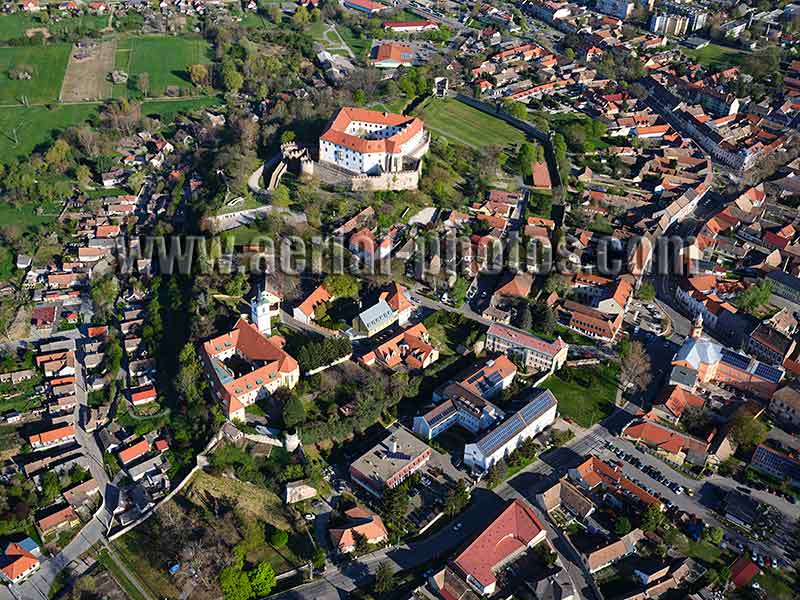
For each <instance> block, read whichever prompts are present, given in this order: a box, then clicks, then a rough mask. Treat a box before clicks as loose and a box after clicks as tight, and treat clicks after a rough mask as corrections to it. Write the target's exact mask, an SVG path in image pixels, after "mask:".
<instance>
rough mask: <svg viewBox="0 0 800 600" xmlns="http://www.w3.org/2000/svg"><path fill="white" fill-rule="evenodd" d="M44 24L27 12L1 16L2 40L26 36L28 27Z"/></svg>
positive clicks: (0, 37)
mask: <svg viewBox="0 0 800 600" xmlns="http://www.w3.org/2000/svg"><path fill="white" fill-rule="evenodd" d="M42 26H43V25H42V23H41V21H39V20H38V19H37V18H36V17H34V16H33V15H29V14H26V13H15V14H13V15H3V16H1V17H0V42H5V41H8V40H15V39H17V38H21V37H24V36H25V30H26V29H29V28H31V27H42Z"/></svg>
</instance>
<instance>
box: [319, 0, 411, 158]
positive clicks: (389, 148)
mask: <svg viewBox="0 0 800 600" xmlns="http://www.w3.org/2000/svg"><path fill="white" fill-rule="evenodd" d="M370 4H372V3H370ZM353 121H358V122H366V123H378V124H380V125H386V126H391V127H402V129H401V130H400V131H399V132H397V133H395V134H394V135H392V136H389V137H387V138H384V139H375V140H368V139H366V138H363V137H359V136H356V135H352V134H349V133H347V128H348V126H349V125H350V123H352V122H353ZM422 129H423V123H422V121H421V120H420V119H418V118H416V117H406V116H404V115H398V114H394V113H387V112H378V111H375V110H367V109H365V108H354V107H344V108H341V109H339V112H338V113H336V117H334V119H333V121H332V122H331V125H330V127H328V129H327V131H325V133H323V134H322V136H321V137H320V140H323V141H326V142H331V143H333V144H337V145H339V146H344V147H346V148H350V149H352V150H355V151H356V152H361V153H362V154H363V153H368V152H369V153H372V152H387V153H389V154H396V153H397V152H399V151H400V146H402V144H404V143H405V142H407V141H408V140H410V139H411V138H412V137H414V136H415V135H416V134H417V133H419V132H420V131H422Z"/></svg>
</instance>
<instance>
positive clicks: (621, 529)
mask: <svg viewBox="0 0 800 600" xmlns="http://www.w3.org/2000/svg"><path fill="white" fill-rule="evenodd" d="M630 530H631V522H630V520H629V519H628V518H627V517H620V518H619V519H617V521H616V523H614V533H616V534H617V535H619V536H623V535H625V534H626V533H629V532H630Z"/></svg>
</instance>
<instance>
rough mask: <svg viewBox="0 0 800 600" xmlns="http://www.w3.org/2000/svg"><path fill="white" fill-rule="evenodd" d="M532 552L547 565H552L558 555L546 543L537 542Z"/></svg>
mask: <svg viewBox="0 0 800 600" xmlns="http://www.w3.org/2000/svg"><path fill="white" fill-rule="evenodd" d="M533 552H534V554H535V555H536V557H537V558H538V559H539V560H541V561H542V562H543V563H544V564H545V565H546V566H547V567H552V566H553V565H555V564H556V560H557V559H558V556H557V555H556V553H555V552H553V551H552V550H551V549H550V546H549V545H548V544H546V543H545V544H539V545H537V546H536V548H535V549H534V551H533Z"/></svg>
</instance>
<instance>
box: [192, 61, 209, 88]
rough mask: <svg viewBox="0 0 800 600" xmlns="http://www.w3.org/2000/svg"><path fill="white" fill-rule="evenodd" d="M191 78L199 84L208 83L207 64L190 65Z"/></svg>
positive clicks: (194, 82)
mask: <svg viewBox="0 0 800 600" xmlns="http://www.w3.org/2000/svg"><path fill="white" fill-rule="evenodd" d="M189 79H191V80H192V83H193V84H195V85H198V86H201V85H208V67H206V66H205V65H189Z"/></svg>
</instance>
